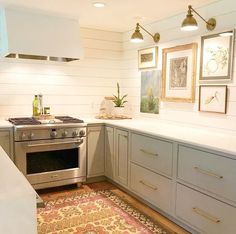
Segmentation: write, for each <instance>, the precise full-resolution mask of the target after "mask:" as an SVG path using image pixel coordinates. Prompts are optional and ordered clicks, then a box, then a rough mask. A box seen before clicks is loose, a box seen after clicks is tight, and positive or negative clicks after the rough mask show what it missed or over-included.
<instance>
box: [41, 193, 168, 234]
mask: <svg viewBox="0 0 236 234" xmlns="http://www.w3.org/2000/svg"><path fill="white" fill-rule="evenodd" d="M43 199H44V201H45V202H46V207H45V208H39V209H38V233H39V234H43V233H51V234H67V233H74V234H75V233H81V234H82V233H84V234H104V233H114V234H128V233H140V234H141V233H142V234H148V233H158V234H170V233H172V232H170V231H168V230H166V229H165V228H164V227H162V226H161V225H160V224H158V223H157V222H155V221H153V220H151V218H149V217H147V216H145V215H144V214H142V213H141V212H140V211H138V210H137V209H135V208H134V207H132V206H131V205H129V204H127V203H126V202H125V201H123V200H122V199H121V198H120V197H118V196H117V195H115V194H114V193H112V192H111V191H109V190H103V191H95V192H84V193H79V192H75V191H73V192H70V193H65V194H60V195H58V196H48V197H43Z"/></svg>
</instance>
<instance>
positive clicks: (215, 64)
mask: <svg viewBox="0 0 236 234" xmlns="http://www.w3.org/2000/svg"><path fill="white" fill-rule="evenodd" d="M233 54H234V30H231V31H228V32H222V33H217V34H213V35H208V36H203V37H202V38H201V60H200V80H202V81H204V80H231V77H232V70H233V69H232V68H233Z"/></svg>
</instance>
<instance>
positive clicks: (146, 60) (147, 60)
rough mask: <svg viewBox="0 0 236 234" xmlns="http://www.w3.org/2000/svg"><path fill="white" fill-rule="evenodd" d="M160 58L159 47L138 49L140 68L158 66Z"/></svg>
mask: <svg viewBox="0 0 236 234" xmlns="http://www.w3.org/2000/svg"><path fill="white" fill-rule="evenodd" d="M157 58H158V47H157V46H155V47H151V48H146V49H142V50H139V51H138V68H139V69H147V68H156V67H157Z"/></svg>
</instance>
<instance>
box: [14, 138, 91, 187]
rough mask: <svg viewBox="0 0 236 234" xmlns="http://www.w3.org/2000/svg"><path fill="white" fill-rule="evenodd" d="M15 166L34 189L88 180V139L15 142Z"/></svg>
mask: <svg viewBox="0 0 236 234" xmlns="http://www.w3.org/2000/svg"><path fill="white" fill-rule="evenodd" d="M15 163H16V165H17V167H18V168H19V169H20V171H21V172H22V173H23V174H24V175H25V176H26V178H27V179H28V180H29V182H30V183H31V184H32V186H33V187H34V188H35V189H41V188H47V187H54V186H60V185H65V184H72V183H81V182H84V181H85V180H86V137H85V136H78V137H73V138H59V139H46V140H30V141H18V142H15Z"/></svg>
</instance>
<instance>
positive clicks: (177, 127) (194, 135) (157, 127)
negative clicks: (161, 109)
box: [0, 116, 236, 157]
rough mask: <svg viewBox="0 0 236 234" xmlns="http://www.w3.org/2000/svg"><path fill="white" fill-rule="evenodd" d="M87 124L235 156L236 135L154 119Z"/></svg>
mask: <svg viewBox="0 0 236 234" xmlns="http://www.w3.org/2000/svg"><path fill="white" fill-rule="evenodd" d="M75 117H76V116H75ZM83 119H84V121H85V122H86V123H87V124H103V123H104V124H109V125H113V126H116V127H121V128H126V129H129V130H134V131H139V132H143V133H146V134H151V135H154V136H157V137H164V138H168V139H170V140H174V141H178V142H181V143H187V144H193V145H196V146H200V147H206V148H209V149H212V150H216V151H220V152H223V153H228V154H232V155H235V157H236V133H234V134H233V133H232V132H224V131H217V130H212V129H207V128H201V127H197V126H185V125H183V124H182V125H181V124H177V123H174V122H165V121H160V120H155V119H153V120H152V119H124V120H102V119H95V118H83ZM11 127H12V124H11V123H9V122H8V121H6V120H0V128H11Z"/></svg>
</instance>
